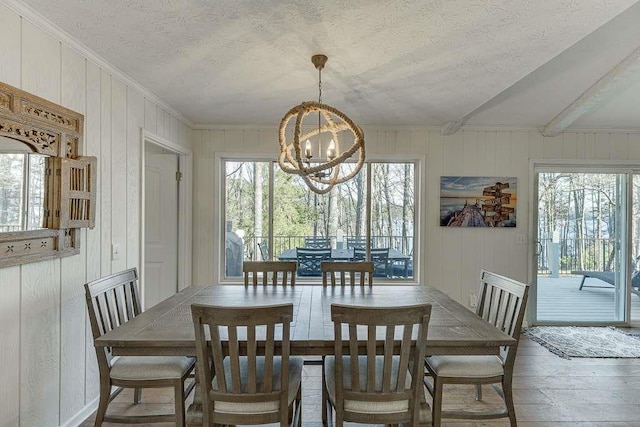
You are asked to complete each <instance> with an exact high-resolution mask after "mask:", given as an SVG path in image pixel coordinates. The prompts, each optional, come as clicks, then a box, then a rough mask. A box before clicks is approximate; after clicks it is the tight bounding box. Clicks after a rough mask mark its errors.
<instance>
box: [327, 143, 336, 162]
mask: <svg viewBox="0 0 640 427" xmlns="http://www.w3.org/2000/svg"><path fill="white" fill-rule="evenodd" d="M335 158H336V143H335V142H333V139H332V140H331V141H329V147H328V148H327V160H329V161H331V160H333V159H335Z"/></svg>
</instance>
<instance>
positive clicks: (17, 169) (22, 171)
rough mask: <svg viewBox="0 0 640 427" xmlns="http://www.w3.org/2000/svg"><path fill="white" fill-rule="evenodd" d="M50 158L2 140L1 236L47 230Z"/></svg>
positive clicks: (9, 140)
mask: <svg viewBox="0 0 640 427" xmlns="http://www.w3.org/2000/svg"><path fill="white" fill-rule="evenodd" d="M46 157H47V156H45V155H42V154H38V153H35V152H33V150H32V149H31V148H30V147H29V146H28V145H26V144H24V143H22V142H20V141H16V140H14V139H11V138H7V137H4V136H0V233H5V232H13V231H26V230H39V229H42V228H44V207H45V158H46Z"/></svg>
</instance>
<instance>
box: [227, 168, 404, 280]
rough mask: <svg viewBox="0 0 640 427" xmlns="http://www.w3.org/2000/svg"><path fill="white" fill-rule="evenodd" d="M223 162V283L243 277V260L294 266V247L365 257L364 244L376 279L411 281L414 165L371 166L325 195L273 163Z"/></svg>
mask: <svg viewBox="0 0 640 427" xmlns="http://www.w3.org/2000/svg"><path fill="white" fill-rule="evenodd" d="M222 164H223V168H222V170H223V171H224V194H225V196H224V198H225V200H224V206H225V218H224V220H225V223H226V233H225V262H224V266H225V272H224V275H225V277H228V278H232V277H238V276H241V274H242V261H243V260H268V259H274V260H278V259H280V260H297V248H311V247H314V246H319V247H321V246H328V247H330V248H331V249H332V252H331V259H332V260H337V259H342V260H347V259H349V260H351V259H359V257H358V254H357V252H358V251H357V249H364V250H365V252H366V247H365V246H366V242H367V239H368V241H369V242H370V245H369V250H370V251H372V250H373V249H375V250H376V251H375V252H376V254H378V253H382V255H381V257H380V258H379V259H378V257H377V255H376V257H375V258H376V259H374V257H372V260H373V261H374V263H376V264H377V265H376V272H377V275H378V276H381V277H384V278H385V279H390V280H406V279H411V278H413V269H414V257H413V252H414V251H413V248H414V235H415V223H416V217H415V208H414V206H415V203H414V202H415V194H414V188H415V169H416V164H417V162H397V163H382V162H369V163H367V165H366V167H363V168H362V169H361V171H360V173H359V174H358V175H356V177H354V178H353V179H351V180H350V181H347V182H345V183H343V184H340V185H337V186H336V187H335V188H334V189H333V190H332V191H331V192H329V193H327V194H323V195H319V194H316V193H314V192H312V191H311V190H309V189H308V187H307V186H306V185H305V183H304V182H303V181H302V179H301V178H300V177H298V176H297V175H291V174H287V173H284V172H282V171H281V170H280V168H279V167H278V165H277V163H275V162H268V161H239V160H230V159H225V160H223V161H222ZM343 167H344V166H343ZM346 167H349V165H348V164H347V165H346ZM368 173H370V174H371V180H370V185H371V198H370V199H368V198H367V194H368V191H367V185H368V182H369V180H368V177H367V174H368ZM271 200H272V202H270V201H271ZM368 207H369V208H370V210H371V221H370V227H368V226H367V224H368V221H367V208H368ZM385 250H386V251H385ZM385 253H386V256H385ZM307 273H308V274H305V276H310V277H313V276H316V274H314V272H313V271H311V272H307ZM317 276H319V272H318V274H317Z"/></svg>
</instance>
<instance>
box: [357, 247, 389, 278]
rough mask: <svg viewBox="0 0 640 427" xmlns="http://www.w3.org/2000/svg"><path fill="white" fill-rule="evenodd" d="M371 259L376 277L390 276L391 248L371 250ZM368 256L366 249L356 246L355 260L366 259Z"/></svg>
mask: <svg viewBox="0 0 640 427" xmlns="http://www.w3.org/2000/svg"><path fill="white" fill-rule="evenodd" d="M370 256H371V259H370V261H371V262H373V267H374V271H373V275H374V277H389V248H374V249H371V250H370ZM366 257H367V251H366V249H362V248H354V249H353V259H354V261H364V260H365V259H366Z"/></svg>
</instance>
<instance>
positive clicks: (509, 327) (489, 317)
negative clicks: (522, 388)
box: [424, 270, 529, 427]
mask: <svg viewBox="0 0 640 427" xmlns="http://www.w3.org/2000/svg"><path fill="white" fill-rule="evenodd" d="M480 285H481V288H480V297H479V300H478V308H477V310H476V314H477V315H478V316H479V317H481V318H482V319H484V320H486V321H487V322H489V323H491V324H492V325H494V326H495V327H497V328H498V329H500V330H501V331H502V332H504V333H505V334H508V335H510V336H511V337H513V338H514V339H515V344H514V345H511V346H508V347H506V348H504V349H503V350H502V351H501V354H500V356H429V357H427V358H426V359H425V362H426V363H425V367H426V369H427V373H426V374H425V375H426V377H425V380H424V384H425V386H426V387H427V390H428V392H429V394H431V397H432V398H433V404H432V411H433V413H432V419H433V425H434V426H439V425H440V422H441V419H442V418H457V419H465V420H469V419H481V420H487V419H493V418H502V417H508V418H509V421H510V423H511V426H512V427H514V426H516V425H517V424H516V412H515V408H514V405H513V395H512V390H511V382H512V377H513V365H514V362H515V360H516V351H517V350H518V339H519V338H520V329H521V327H522V319H523V318H524V312H525V309H526V306H527V295H528V292H529V285H527V284H524V283H520V282H517V281H515V280H513V279H509V278H507V277H503V276H499V275H497V274H495V273H491V272H489V271H485V270H482V273H481V276H480ZM429 377H431V378H432V381H430V380H429V379H428V378H429ZM498 383H501V385H502V387H501V388H500V387H498V386H497V384H498ZM445 384H471V385H475V388H476V400H482V385H483V384H491V385H493V388H494V389H495V390H496V392H497V393H498V395H499V396H500V397H502V399H503V401H504V409H502V410H495V409H491V410H487V411H476V410H473V411H464V410H456V411H453V410H450V411H443V410H442V400H443V397H442V391H443V388H444V385H445Z"/></svg>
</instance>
